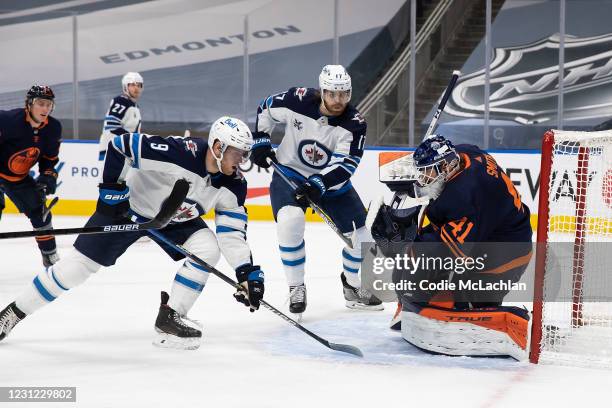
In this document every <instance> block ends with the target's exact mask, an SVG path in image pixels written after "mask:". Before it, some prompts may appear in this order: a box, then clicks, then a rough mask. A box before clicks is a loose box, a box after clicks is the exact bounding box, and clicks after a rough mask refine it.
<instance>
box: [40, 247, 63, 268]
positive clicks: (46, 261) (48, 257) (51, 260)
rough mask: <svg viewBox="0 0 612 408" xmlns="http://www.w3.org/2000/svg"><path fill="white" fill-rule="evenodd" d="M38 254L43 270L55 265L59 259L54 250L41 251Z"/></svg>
mask: <svg viewBox="0 0 612 408" xmlns="http://www.w3.org/2000/svg"><path fill="white" fill-rule="evenodd" d="M40 254H41V255H42V261H43V265H44V267H45V268H48V267H50V266H51V265H53V264H56V263H57V262H58V261H59V259H60V257H59V255H58V254H57V250H56V249H53V250H51V251H42V252H41V253H40Z"/></svg>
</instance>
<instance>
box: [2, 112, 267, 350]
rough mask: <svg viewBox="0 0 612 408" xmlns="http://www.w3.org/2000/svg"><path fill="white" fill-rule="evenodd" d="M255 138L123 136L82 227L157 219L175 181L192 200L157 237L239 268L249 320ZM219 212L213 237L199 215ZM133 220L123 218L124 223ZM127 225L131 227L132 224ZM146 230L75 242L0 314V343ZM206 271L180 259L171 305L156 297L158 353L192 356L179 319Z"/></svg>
mask: <svg viewBox="0 0 612 408" xmlns="http://www.w3.org/2000/svg"><path fill="white" fill-rule="evenodd" d="M252 144H253V139H252V135H251V132H250V130H249V129H248V127H247V126H246V125H245V124H244V123H243V122H241V121H240V120H238V119H234V118H230V117H222V118H220V119H218V120H217V121H216V122H215V123H214V124H213V126H212V128H211V131H210V135H209V138H208V143H207V142H206V141H204V140H202V139H196V138H193V139H192V138H183V137H168V138H163V137H160V136H150V135H143V134H139V133H126V134H123V135H120V136H115V137H114V138H113V140H112V141H111V142H110V143H109V146H108V154H107V155H106V160H105V162H104V172H103V176H102V183H101V184H100V185H99V188H100V198H99V199H98V203H97V207H96V212H95V213H94V214H93V215H92V217H91V218H90V219H89V221H88V222H87V224H86V226H92V225H108V224H126V223H129V222H130V220H132V221H134V220H137V221H145V220H148V219H151V218H153V217H154V216H155V214H157V212H158V211H159V209H160V206H161V204H162V201H163V200H164V199H165V198H166V197H167V196H168V195H169V193H170V190H171V189H172V186H173V185H174V183H175V181H176V180H178V179H186V180H187V181H188V182H189V183H190V186H189V192H188V194H187V197H186V198H185V200H184V202H183V204H182V205H181V208H180V210H179V211H178V212H177V216H176V217H175V218H174V219H173V220H172V222H171V223H170V224H168V225H167V226H166V227H165V228H163V229H161V230H160V232H161V233H162V234H163V235H164V236H165V237H166V238H168V239H170V240H172V241H173V242H175V243H177V244H180V245H182V246H184V247H185V248H186V249H187V250H188V251H190V252H192V253H193V254H195V255H196V256H197V257H199V258H201V259H203V260H204V261H205V262H206V263H208V264H210V265H215V264H216V263H217V262H218V260H219V257H220V254H221V253H223V255H224V257H225V259H226V260H227V261H228V263H229V264H230V265H231V266H232V267H233V268H234V269H235V271H236V277H237V279H238V281H239V282H240V283H241V284H242V286H243V287H244V291H238V292H236V294H235V295H234V296H235V297H236V300H238V301H239V302H241V303H244V304H245V305H246V306H248V307H249V308H250V310H251V311H255V310H257V309H258V307H259V302H260V300H261V299H262V298H263V294H264V274H263V272H262V271H261V268H260V267H259V266H257V265H254V264H253V259H252V256H251V251H250V249H249V245H248V244H247V241H246V226H247V214H246V211H245V208H244V200H245V198H246V193H247V187H246V181H245V180H244V178H243V177H242V175H241V174H240V173H239V171H238V165H239V164H240V163H242V162H244V161H246V160H247V159H248V156H249V152H250V150H251V146H252ZM212 209H214V210H215V225H216V235H215V233H213V232H212V231H211V230H210V229H209V228H208V227H207V225H206V223H205V222H204V221H203V220H202V218H201V216H202V215H204V214H205V213H207V212H209V211H211V210H212ZM128 212H129V215H128ZM128 217H129V218H128ZM144 234H146V231H136V232H124V233H113V234H95V235H79V236H78V237H77V239H76V241H75V243H74V249H73V250H72V252H71V253H70V254H69V255H68V256H66V257H64V258H62V259H61V261H59V262H58V263H56V264H55V265H53V267H50V268H47V269H45V270H43V271H41V272H40V273H38V274H37V275H36V277H35V278H34V281H33V283H32V284H31V285H29V286H28V287H27V288H26V289H25V291H24V292H23V293H22V294H21V295H19V296H18V297H17V299H16V300H15V302H13V303H11V304H10V305H9V306H7V307H6V308H5V309H4V310H3V311H2V312H0V340H2V339H3V338H4V337H5V336H6V335H7V334H8V333H9V332H10V331H11V330H12V328H13V327H14V326H15V324H17V323H18V322H19V321H20V320H23V319H24V318H25V317H26V316H28V315H30V314H32V313H34V312H35V311H37V310H38V309H40V308H41V307H43V306H45V305H47V304H49V303H50V302H52V301H53V300H55V299H56V298H57V297H58V296H61V295H62V294H63V293H64V292H67V291H68V290H69V289H72V288H74V287H75V286H77V285H79V284H81V283H83V282H84V281H85V280H87V279H88V278H89V277H90V276H91V275H92V274H94V273H95V272H97V271H98V270H99V269H100V268H101V267H102V266H111V265H113V264H114V263H115V261H116V260H117V258H119V257H120V256H121V255H122V254H123V253H124V252H125V251H126V250H127V248H128V247H129V246H130V245H131V244H133V243H134V242H135V241H136V240H138V239H139V238H140V237H141V236H143V235H144ZM152 239H153V240H154V241H155V242H156V243H158V244H159V245H160V246H161V247H162V249H163V250H164V251H165V252H166V253H167V254H168V255H169V256H170V257H171V258H172V259H174V260H180V259H183V258H184V257H183V256H182V255H181V254H180V253H178V252H177V251H176V249H174V248H172V247H170V246H168V245H166V244H165V243H163V242H162V241H160V240H158V239H157V238H156V237H152ZM208 276H209V272H208V271H207V270H206V269H205V268H204V267H202V266H201V265H199V264H197V263H194V262H192V261H191V260H185V261H184V262H183V263H182V265H181V266H180V267H179V269H178V271H177V273H176V276H175V278H174V282H173V284H172V290H171V294H170V296H168V295H167V294H166V293H165V292H162V304H161V306H160V309H159V315H158V317H157V320H156V322H155V329H156V330H157V332H158V333H160V334H159V337H158V339H157V340H156V344H158V345H160V346H163V347H173V348H186V349H194V348H197V347H198V346H199V344H200V341H201V337H202V333H201V331H200V330H199V329H198V328H195V327H193V326H192V325H190V324H188V323H186V322H185V320H183V318H184V317H185V316H186V314H187V312H188V311H189V310H190V309H191V307H192V306H193V304H194V303H195V301H196V299H197V298H198V296H199V295H200V293H201V292H202V290H203V289H204V286H205V285H206V281H207V279H208Z"/></svg>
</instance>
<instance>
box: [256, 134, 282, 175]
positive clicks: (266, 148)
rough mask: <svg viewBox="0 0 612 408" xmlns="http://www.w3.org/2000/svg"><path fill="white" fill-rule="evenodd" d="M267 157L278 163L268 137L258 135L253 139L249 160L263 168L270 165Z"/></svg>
mask: <svg viewBox="0 0 612 408" xmlns="http://www.w3.org/2000/svg"><path fill="white" fill-rule="evenodd" d="M268 159H272V161H273V162H274V163H278V160H276V153H274V150H273V149H272V144H271V143H270V138H268V137H260V138H257V139H255V141H254V143H253V147H252V148H251V161H252V162H253V163H255V164H256V165H258V166H259V167H261V168H263V169H267V168H268V167H270V163H268Z"/></svg>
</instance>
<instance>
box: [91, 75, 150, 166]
mask: <svg viewBox="0 0 612 408" xmlns="http://www.w3.org/2000/svg"><path fill="white" fill-rule="evenodd" d="M143 87H144V80H143V79H142V76H141V75H140V74H139V73H138V72H128V73H127V74H125V75H124V76H123V78H121V89H122V91H123V92H122V93H121V95H118V96H116V97H114V98H113V99H112V100H111V102H110V106H109V108H108V112H106V116H105V117H104V124H103V126H102V134H101V135H100V144H99V147H98V150H99V152H100V154H99V156H98V159H99V160H100V161H103V160H104V157H105V156H106V147H107V146H108V142H110V141H111V140H112V139H113V137H115V136H119V135H122V134H124V133H134V132H138V133H140V128H141V125H142V117H141V115H140V108H139V107H138V105H137V104H136V102H138V99H139V98H140V96H141V95H142V91H143Z"/></svg>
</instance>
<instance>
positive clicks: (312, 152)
mask: <svg viewBox="0 0 612 408" xmlns="http://www.w3.org/2000/svg"><path fill="white" fill-rule="evenodd" d="M298 152H299V155H300V161H301V162H302V163H304V164H305V165H307V166H309V167H312V168H315V169H322V168H324V167H325V166H327V164H328V163H329V161H330V159H331V156H332V152H331V151H330V150H329V149H328V148H327V147H325V146H324V145H322V144H321V143H317V141H316V140H312V139H307V140H302V142H300V144H299V146H298Z"/></svg>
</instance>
